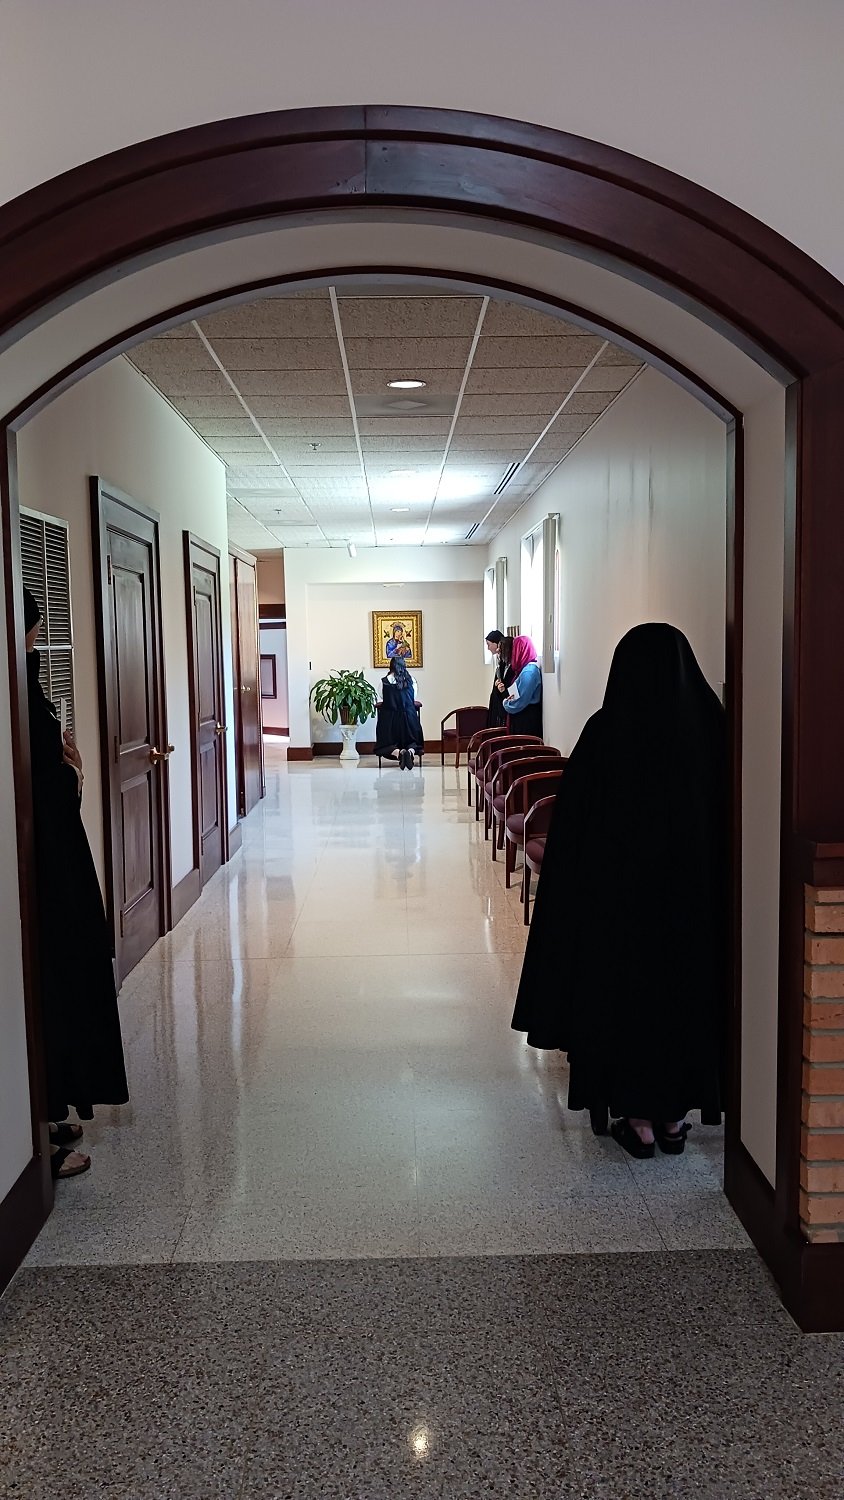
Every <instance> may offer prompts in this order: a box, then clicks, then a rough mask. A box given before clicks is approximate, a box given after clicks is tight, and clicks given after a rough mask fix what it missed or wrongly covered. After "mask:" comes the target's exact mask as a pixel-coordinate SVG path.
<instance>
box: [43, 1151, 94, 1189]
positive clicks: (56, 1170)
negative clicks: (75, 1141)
mask: <svg viewBox="0 0 844 1500" xmlns="http://www.w3.org/2000/svg"><path fill="white" fill-rule="evenodd" d="M76 1154H78V1153H75V1152H73V1151H69V1150H68V1149H67V1147H66V1146H59V1148H58V1150H57V1151H51V1152H50V1171H51V1172H52V1174H53V1181H54V1182H62V1181H64V1179H65V1178H66V1177H81V1176H82V1173H83V1172H87V1171H88V1168H89V1167H90V1165H91V1158H90V1156H83V1158H82V1166H81V1167H68V1168H66V1170H65V1171H62V1167H63V1166H64V1164H65V1162H66V1161H67V1159H68V1157H69V1156H74V1155H76Z"/></svg>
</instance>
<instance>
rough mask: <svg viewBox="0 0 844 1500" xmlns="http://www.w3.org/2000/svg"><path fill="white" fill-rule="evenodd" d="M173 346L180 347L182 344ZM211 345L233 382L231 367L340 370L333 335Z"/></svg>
mask: <svg viewBox="0 0 844 1500" xmlns="http://www.w3.org/2000/svg"><path fill="white" fill-rule="evenodd" d="M176 347H179V348H181V345H178V346H176ZM212 347H213V349H214V353H215V354H216V355H217V358H218V359H220V360H221V361H222V363H223V364H224V365H225V367H226V369H227V370H228V371H229V373H230V374H231V377H232V379H233V380H234V381H235V384H236V385H239V384H240V382H239V381H238V380H237V379H236V377H235V374H234V371H235V370H237V371H241V372H242V371H243V370H332V371H334V372H335V373H336V372H337V371H339V372H340V373H341V374H342V370H343V366H342V363H341V360H340V350H339V348H338V345H337V340H336V338H334V337H332V338H327V339H221V338H218V339H214V340H212Z"/></svg>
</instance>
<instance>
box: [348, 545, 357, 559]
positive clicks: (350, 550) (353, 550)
mask: <svg viewBox="0 0 844 1500" xmlns="http://www.w3.org/2000/svg"><path fill="white" fill-rule="evenodd" d="M346 548H347V551H348V553H349V556H350V557H357V555H358V549H357V547H356V546H355V544H354V542H347V543H346Z"/></svg>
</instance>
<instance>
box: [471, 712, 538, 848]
mask: <svg viewBox="0 0 844 1500" xmlns="http://www.w3.org/2000/svg"><path fill="white" fill-rule="evenodd" d="M541 749H542V741H541V740H530V739H527V738H524V739H520V738H517V737H515V736H514V737H513V738H512V739H510V738H507V737H505V738H503V739H500V740H494V741H493V748H492V752H491V754H490V755H489V756H487V758H486V760H485V762H484V765H483V769H482V772H481V775H480V778H479V779H478V780H479V792H480V802H481V806H482V807H483V811H484V838H485V839H486V838H488V837H489V830H490V826H491V823H492V813H491V805H492V786H493V782H494V781H495V778H496V776H497V775H498V773H499V771H500V770H501V767H502V766H504V765H507V764H508V762H509V761H511V760H518V759H519V757H523V756H525V755H532V754H533V752H534V751H537V752H539V751H541Z"/></svg>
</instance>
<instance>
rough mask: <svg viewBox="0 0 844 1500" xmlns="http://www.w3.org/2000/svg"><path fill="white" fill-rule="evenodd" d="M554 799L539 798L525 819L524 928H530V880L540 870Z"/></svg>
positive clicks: (552, 813)
mask: <svg viewBox="0 0 844 1500" xmlns="http://www.w3.org/2000/svg"><path fill="white" fill-rule="evenodd" d="M556 801H557V799H556V797H541V798H540V800H539V801H538V802H534V804H533V807H532V808H531V809H530V811H529V813H528V815H527V817H526V818H525V871H524V875H523V876H522V907H523V910H524V914H525V927H528V926H530V878H531V875H538V874H539V872H540V870H541V869H542V856H543V854H544V853H545V840H546V838H547V837H548V830H549V829H550V827H551V818H552V817H553V815H554V806H555V803H556Z"/></svg>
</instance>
